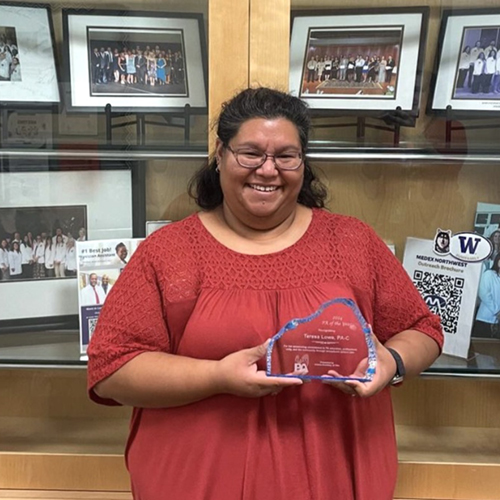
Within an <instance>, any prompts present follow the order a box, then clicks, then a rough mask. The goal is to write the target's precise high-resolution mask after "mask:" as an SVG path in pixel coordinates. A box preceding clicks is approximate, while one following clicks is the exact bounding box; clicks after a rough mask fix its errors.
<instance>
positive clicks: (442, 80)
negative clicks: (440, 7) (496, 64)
mask: <svg viewBox="0 0 500 500" xmlns="http://www.w3.org/2000/svg"><path fill="white" fill-rule="evenodd" d="M493 31H496V39H497V42H498V43H497V45H496V52H497V53H498V48H499V46H500V8H486V9H458V10H452V9H449V10H445V11H443V14H442V17H441V26H440V31H439V38H438V46H437V51H436V57H435V60H434V69H433V73H432V77H431V85H430V93H429V99H428V102H427V109H426V113H427V114H428V115H436V116H446V117H448V118H455V119H466V118H493V117H497V118H498V117H500V93H499V94H494V93H491V95H488V94H490V93H489V92H488V93H484V92H474V93H473V89H472V87H473V86H474V84H475V83H476V82H475V81H474V80H475V78H474V73H473V71H474V70H473V69H472V68H471V64H472V63H474V62H475V60H477V58H476V57H474V54H472V51H473V49H474V47H470V51H471V53H470V54H469V71H467V73H464V72H463V71H461V70H464V69H465V63H466V60H465V59H466V58H465V56H464V55H463V53H465V52H466V50H465V49H466V46H467V45H470V43H469V41H470V40H475V39H476V38H477V36H476V34H477V33H480V35H479V37H480V38H479V40H476V42H477V41H479V42H480V43H481V44H482V43H483V38H486V37H489V34H491V33H492V32H493ZM475 45H476V43H474V46H475ZM481 48H483V49H484V47H481ZM485 57H486V58H487V57H488V56H485ZM462 65H463V66H464V67H463V68H461V66H462ZM471 70H472V73H471V72H470V71H471ZM481 76H482V75H481ZM462 78H464V82H463V83H462V82H461V81H460V80H461V79H462ZM469 78H471V80H469ZM493 79H494V77H493V78H492V79H491V80H492V81H491V83H490V87H491V84H492V82H493ZM478 82H479V79H478ZM497 83H498V84H499V89H500V77H499V79H498V81H497ZM462 85H463V86H462ZM483 85H484V86H486V83H484V84H481V87H480V89H479V90H482V89H483Z"/></svg>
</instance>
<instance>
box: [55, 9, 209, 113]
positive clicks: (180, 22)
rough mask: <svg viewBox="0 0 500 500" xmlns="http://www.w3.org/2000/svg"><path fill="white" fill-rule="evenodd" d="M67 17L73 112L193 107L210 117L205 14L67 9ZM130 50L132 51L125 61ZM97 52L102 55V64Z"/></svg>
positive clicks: (68, 92)
mask: <svg viewBox="0 0 500 500" xmlns="http://www.w3.org/2000/svg"><path fill="white" fill-rule="evenodd" d="M62 14H63V38H64V40H65V42H64V47H63V68H64V74H65V85H66V88H65V101H66V109H67V111H69V112H98V113H99V112H104V110H105V108H106V105H108V104H109V105H111V108H112V110H113V111H114V112H126V113H134V112H148V113H158V112H162V113H169V112H172V113H174V112H181V111H183V110H184V109H185V108H186V106H189V108H190V112H191V113H192V114H206V112H207V108H208V105H207V103H208V90H207V89H208V80H207V49H206V39H205V29H204V22H203V15H202V14H197V13H182V12H175V13H167V12H144V11H115V10H98V9H91V10H83V9H63V10H62ZM153 45H154V47H155V48H154V49H153ZM99 46H100V47H99ZM98 47H99V48H98ZM108 48H109V49H110V50H108ZM96 49H97V53H95V51H96ZM101 49H104V51H103V52H101ZM115 49H116V50H117V51H118V57H115V55H116V54H115ZM148 49H149V50H148ZM126 50H127V51H129V52H130V54H126V55H127V57H125V58H123V57H122V55H123V56H125V54H124V52H125V51H126ZM139 52H140V54H139ZM146 52H147V53H148V54H149V55H150V57H149V59H146V58H144V55H145V54H146ZM94 53H95V54H101V56H100V62H99V58H98V57H97V55H93V54H94ZM106 53H108V54H106ZM109 53H111V54H109ZM153 53H154V55H153ZM157 54H158V55H159V56H160V57H158V58H156V55H157ZM163 54H164V55H163ZM139 56H140V57H142V58H144V59H146V61H144V60H143V59H141V60H140V61H139ZM135 57H137V59H135ZM162 58H163V63H162V67H160V64H159V62H160V59H162ZM127 61H128V62H130V61H131V62H130V66H128V62H127ZM153 61H154V64H153ZM136 63H137V64H136ZM144 63H145V64H146V66H144ZM104 65H105V67H103V66H104ZM134 66H135V73H131V72H132V70H133V69H134V68H133V67H134ZM127 68H128V69H127ZM155 68H156V69H155ZM122 70H124V71H122ZM158 70H161V71H162V72H161V74H160V72H159V71H158ZM128 71H130V73H129V72H128ZM150 71H151V73H150ZM123 76H125V77H126V78H125V81H124V80H123ZM127 77H131V79H132V80H131V81H132V83H131V82H129V81H128V79H127ZM153 77H154V78H153ZM117 78H118V80H116V79H117ZM134 80H135V83H134Z"/></svg>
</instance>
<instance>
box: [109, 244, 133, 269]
mask: <svg viewBox="0 0 500 500" xmlns="http://www.w3.org/2000/svg"><path fill="white" fill-rule="evenodd" d="M129 254H130V251H129V249H128V247H127V245H125V243H123V242H120V243H118V244H117V245H116V246H115V256H114V257H113V260H112V262H111V265H113V266H116V267H118V268H124V267H125V266H126V265H127V262H128V259H129Z"/></svg>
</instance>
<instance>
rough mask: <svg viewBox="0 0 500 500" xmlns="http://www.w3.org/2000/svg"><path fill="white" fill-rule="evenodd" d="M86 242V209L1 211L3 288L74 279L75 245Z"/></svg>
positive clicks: (32, 208) (23, 208)
mask: <svg viewBox="0 0 500 500" xmlns="http://www.w3.org/2000/svg"><path fill="white" fill-rule="evenodd" d="M86 239H87V207H86V206H85V205H79V206H75V205H60V206H40V207H8V208H6V207H0V285H3V284H5V283H9V282H10V283H13V282H17V281H30V280H43V279H61V278H74V277H75V276H76V248H75V245H76V241H85V240H86Z"/></svg>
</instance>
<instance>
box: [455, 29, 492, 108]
mask: <svg viewBox="0 0 500 500" xmlns="http://www.w3.org/2000/svg"><path fill="white" fill-rule="evenodd" d="M499 44H500V26H484V27H474V28H465V29H464V30H463V34H462V42H461V45H460V52H459V56H458V59H457V63H456V64H457V68H456V72H455V85H454V88H453V99H482V100H484V99H493V100H498V99H500V51H499Z"/></svg>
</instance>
